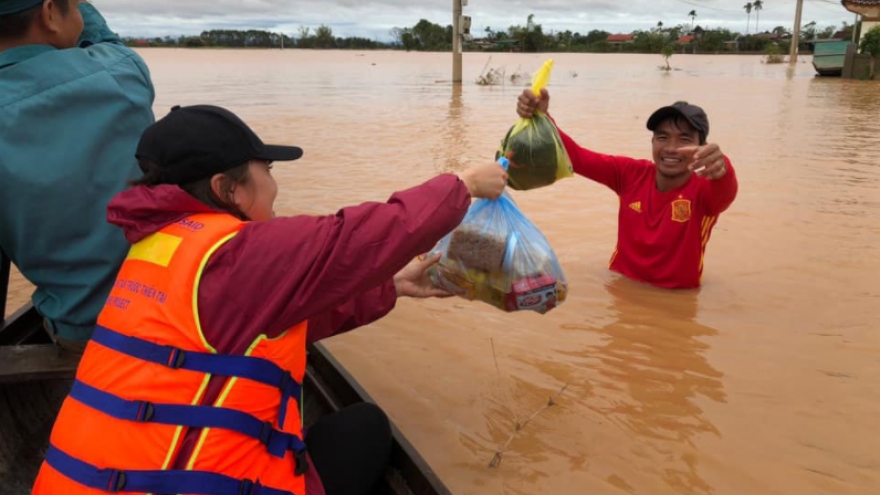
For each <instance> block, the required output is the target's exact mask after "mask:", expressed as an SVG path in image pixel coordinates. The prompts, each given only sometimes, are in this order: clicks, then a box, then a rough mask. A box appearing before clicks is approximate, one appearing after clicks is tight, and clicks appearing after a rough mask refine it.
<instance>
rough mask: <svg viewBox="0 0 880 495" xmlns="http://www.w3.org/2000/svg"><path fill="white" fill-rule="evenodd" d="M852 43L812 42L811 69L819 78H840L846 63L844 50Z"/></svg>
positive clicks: (837, 41) (841, 41)
mask: <svg viewBox="0 0 880 495" xmlns="http://www.w3.org/2000/svg"><path fill="white" fill-rule="evenodd" d="M851 44H852V42H850V41H847V40H814V41H811V42H810V43H809V45H811V46H812V48H813V68H814V69H816V73H817V74H819V75H820V76H831V77H840V75H841V74H842V73H843V66H844V63H845V61H846V49H847V47H848V46H849V45H851Z"/></svg>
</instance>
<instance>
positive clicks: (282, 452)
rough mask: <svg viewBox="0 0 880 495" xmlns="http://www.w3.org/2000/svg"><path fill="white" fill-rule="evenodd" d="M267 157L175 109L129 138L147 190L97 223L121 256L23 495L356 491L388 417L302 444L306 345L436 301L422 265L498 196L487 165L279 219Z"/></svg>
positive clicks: (355, 415)
mask: <svg viewBox="0 0 880 495" xmlns="http://www.w3.org/2000/svg"><path fill="white" fill-rule="evenodd" d="M301 155H302V150H301V149H300V148H297V147H292V146H269V145H265V144H263V142H262V141H261V140H260V139H259V138H258V137H257V136H256V134H254V133H253V131H251V129H250V128H248V127H247V125H246V124H245V123H244V122H242V121H241V120H240V119H238V118H237V117H236V116H235V115H234V114H232V113H231V112H229V111H227V110H224V109H222V108H219V107H213V106H191V107H175V108H173V109H172V111H171V112H170V113H169V114H168V115H167V116H166V117H164V118H163V119H161V120H159V121H157V122H156V123H155V124H154V125H152V126H151V127H149V128H148V129H147V130H146V131H145V132H144V134H143V136H142V137H141V141H140V143H139V145H138V150H137V157H138V160H139V163H140V166H141V169H142V170H143V171H144V174H145V175H144V177H143V178H142V179H141V180H139V181H138V182H137V183H136V185H135V186H134V187H132V188H131V189H129V190H127V191H124V192H122V193H120V194H119V195H117V196H116V197H115V198H114V199H113V200H112V201H111V202H110V205H109V207H108V220H109V221H110V222H111V223H113V224H115V225H118V226H119V227H121V228H122V229H123V231H124V233H125V236H126V238H127V239H128V240H129V242H130V243H131V244H132V247H131V250H130V252H129V255H128V257H127V258H126V260H125V262H124V263H123V265H122V267H121V268H120V271H119V274H118V278H117V281H116V285H115V287H114V289H113V291H112V292H111V294H110V297H109V298H108V299H107V303H106V305H105V307H104V310H103V311H102V313H101V315H100V317H99V319H98V326H97V327H96V329H95V333H94V336H93V338H92V340H91V341H90V342H89V344H88V347H87V348H86V351H85V354H84V355H83V358H82V361H81V363H80V366H79V369H78V371H77V377H76V381H75V383H74V386H73V388H72V389H71V392H70V395H69V396H68V397H67V399H66V400H65V402H64V405H63V406H62V408H61V411H60V413H59V415H58V418H57V420H56V422H55V426H54V428H53V431H52V437H51V445H50V447H49V450H48V451H47V455H46V461H45V462H44V464H43V466H42V468H41V470H40V474H39V476H38V477H37V481H36V483H35V485H34V489H33V494H34V495H48V494H64V495H79V494H102V493H108V492H125V493H154V494H165V493H183V494H190V493H193V494H205V495H260V494H262V495H292V494H295V495H316V494H322V493H327V495H337V494H339V495H343V494H358V493H368V492H369V490H370V489H371V488H372V486H373V484H374V483H375V482H376V481H377V480H378V479H379V477H380V476H381V473H382V469H383V468H384V465H385V463H386V462H387V458H388V455H389V451H390V442H391V438H390V428H389V424H388V420H387V417H385V416H384V413H382V412H381V410H380V409H378V408H377V407H375V406H370V405H360V406H358V407H355V408H351V409H349V410H343V411H340V412H339V413H337V414H336V415H331V416H328V417H326V418H322V419H321V420H320V421H319V422H318V423H316V424H315V425H314V426H313V427H312V428H310V429H309V432H308V435H307V436H306V435H304V432H303V428H302V423H301V418H300V412H299V411H300V407H299V399H300V383H301V380H302V378H303V374H304V369H305V346H306V344H307V343H309V342H314V341H317V340H320V339H322V338H326V337H329V336H332V335H335V334H338V333H341V332H345V331H348V330H351V329H353V328H356V327H358V326H361V325H365V324H368V323H370V322H372V321H375V320H377V319H379V318H381V317H383V316H384V315H385V314H387V313H388V312H389V311H390V310H391V309H392V308H393V307H394V304H395V301H396V299H397V298H398V297H402V296H410V297H432V296H445V295H448V294H446V293H444V292H442V291H439V290H437V289H435V288H433V287H432V286H431V285H430V282H429V280H428V278H427V276H426V270H427V267H428V266H429V265H430V264H431V263H433V262H436V259H429V260H425V261H421V262H415V263H413V264H411V265H409V266H407V264H408V262H409V261H410V260H412V259H413V258H414V257H416V256H417V255H419V254H421V253H424V252H427V251H428V250H429V249H430V248H431V247H432V246H433V245H434V244H435V243H436V242H437V241H439V240H440V239H441V238H442V237H443V236H444V235H445V234H446V233H448V232H449V231H450V230H452V229H453V228H455V226H456V225H458V223H460V222H461V220H462V219H463V218H464V215H465V213H466V212H467V208H468V206H469V204H470V199H471V198H472V197H485V198H495V197H498V196H499V195H500V194H501V191H502V190H503V188H504V184H505V182H506V180H507V176H506V174H505V173H504V171H503V170H502V169H501V167H499V166H498V165H497V164H495V163H486V164H484V165H478V166H474V167H472V168H469V169H467V170H465V171H464V172H462V173H460V174H458V175H452V174H443V175H440V176H438V177H435V178H434V179H431V180H429V181H427V182H425V183H423V184H421V185H419V186H416V187H414V188H411V189H408V190H405V191H400V192H397V193H395V194H394V195H392V196H391V198H390V199H389V200H388V201H387V202H385V203H364V204H361V205H358V206H353V207H349V208H343V209H342V210H340V211H339V212H337V213H336V214H335V215H328V216H305V215H301V216H292V217H279V218H275V215H274V212H273V203H274V200H275V197H276V194H277V186H276V184H275V180H274V179H273V178H272V176H271V174H270V169H271V164H272V162H273V161H289V160H296V159H298V158H300V156H301Z"/></svg>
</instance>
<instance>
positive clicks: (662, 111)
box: [648, 101, 709, 141]
mask: <svg viewBox="0 0 880 495" xmlns="http://www.w3.org/2000/svg"><path fill="white" fill-rule="evenodd" d="M674 116H681V117H683V118H684V119H685V120H687V121H688V123H689V124H690V125H691V127H693V128H694V129H696V130H697V131H698V132H699V133H700V136H701V137H702V141H705V140H706V138H707V137H708V136H709V117H707V116H706V112H704V111H703V109H702V108H700V107H698V106H696V105H691V104H690V103H688V102H686V101H677V102H675V103H673V104H672V105H669V106H666V107H662V108H658V109H657V111H655V112H654V113H653V114H651V116H650V117H648V130H651V131H653V130H655V129H657V126H659V125H660V123H661V122H663V121H664V120H666V119H668V118H669V117H674Z"/></svg>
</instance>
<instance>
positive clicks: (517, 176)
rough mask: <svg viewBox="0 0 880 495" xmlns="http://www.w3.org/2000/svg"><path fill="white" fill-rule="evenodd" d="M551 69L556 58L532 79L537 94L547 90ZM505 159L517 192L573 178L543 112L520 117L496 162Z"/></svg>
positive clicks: (502, 143) (559, 140) (554, 127)
mask: <svg viewBox="0 0 880 495" xmlns="http://www.w3.org/2000/svg"><path fill="white" fill-rule="evenodd" d="M552 69H553V59H550V60H547V61H546V62H544V65H543V66H542V67H541V69H540V70H539V71H538V72H536V73H535V75H534V76H533V78H532V91H534V92H535V94H536V95H540V94H541V90H542V89H544V88H546V87H547V83H548V82H549V81H550V71H551V70H552ZM502 156H504V157H507V158H508V159H509V160H510V162H511V163H510V168H508V170H507V174H508V176H509V177H510V178H509V180H508V181H507V182H508V185H509V186H510V187H511V188H512V189H515V190H518V191H526V190H529V189H537V188H539V187H544V186H549V185H550V184H553V183H554V182H556V181H557V180H560V179H564V178H566V177H572V176H573V175H574V172H573V170H572V166H571V159H570V158H569V157H568V153H567V152H566V151H565V146H563V145H562V139H561V138H560V137H559V131H558V130H557V129H556V125H555V124H554V123H553V121H552V120H550V118H549V117H547V115H545V114H544V112H541V111H537V112H535V114H534V115H533V116H532V117H531V118H528V119H524V118H520V119H519V120H518V121H517V122H516V123H515V124H514V125H513V126H512V127H511V128H510V130H508V131H507V135H505V136H504V139H502V140H501V147H500V148H499V149H498V152H497V153H496V154H495V159H496V160H497V159H498V158H500V157H502Z"/></svg>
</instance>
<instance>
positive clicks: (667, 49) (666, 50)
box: [660, 43, 675, 70]
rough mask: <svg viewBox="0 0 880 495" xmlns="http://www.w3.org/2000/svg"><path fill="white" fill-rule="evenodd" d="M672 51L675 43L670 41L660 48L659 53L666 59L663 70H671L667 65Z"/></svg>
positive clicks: (673, 51)
mask: <svg viewBox="0 0 880 495" xmlns="http://www.w3.org/2000/svg"><path fill="white" fill-rule="evenodd" d="M674 53H675V45H673V44H672V43H667V44H665V45H663V48H661V49H660V55H663V59H664V60H665V61H666V68H665V69H664V70H672V67H670V66H669V58H670V57H672V55H673V54H674Z"/></svg>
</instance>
